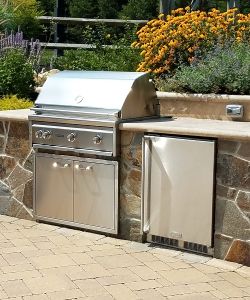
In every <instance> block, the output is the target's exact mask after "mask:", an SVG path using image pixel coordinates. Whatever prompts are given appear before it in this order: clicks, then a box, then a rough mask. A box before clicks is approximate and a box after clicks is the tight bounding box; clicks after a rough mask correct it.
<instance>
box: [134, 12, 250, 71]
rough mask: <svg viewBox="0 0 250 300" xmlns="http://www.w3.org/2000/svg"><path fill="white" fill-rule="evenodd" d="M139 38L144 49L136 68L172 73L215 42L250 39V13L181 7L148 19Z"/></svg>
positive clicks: (137, 45) (211, 46)
mask: <svg viewBox="0 0 250 300" xmlns="http://www.w3.org/2000/svg"><path fill="white" fill-rule="evenodd" d="M137 37H138V40H137V41H136V42H134V43H133V44H132V46H133V47H135V48H139V49H140V50H141V52H140V55H141V57H142V61H141V63H140V64H139V66H138V69H137V71H142V72H151V73H154V74H157V75H161V74H170V73H171V72H173V71H174V70H176V68H178V67H179V66H180V65H183V64H190V63H191V62H193V61H194V60H195V58H196V57H199V56H202V55H203V54H204V53H205V52H207V51H209V50H210V49H212V48H213V46H214V45H216V44H221V45H223V44H224V43H226V42H228V41H229V40H230V41H231V42H232V43H240V42H247V41H250V14H247V15H244V14H240V13H237V9H231V10H228V11H227V12H220V11H219V10H216V9H212V11H210V12H204V11H199V10H198V11H191V10H190V7H186V8H185V9H184V8H179V9H177V10H174V11H172V14H171V15H168V16H166V17H164V16H163V15H160V16H159V19H154V20H151V21H149V22H148V23H147V24H146V25H145V26H144V27H142V28H141V29H140V30H139V31H138V32H137Z"/></svg>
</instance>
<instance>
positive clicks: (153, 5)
mask: <svg viewBox="0 0 250 300" xmlns="http://www.w3.org/2000/svg"><path fill="white" fill-rule="evenodd" d="M119 15H120V17H121V18H125V19H139V20H148V19H152V18H154V17H156V16H157V15H158V1H155V0H147V1H145V0H129V1H128V3H127V4H126V5H124V6H123V8H122V11H121V12H120V14H119Z"/></svg>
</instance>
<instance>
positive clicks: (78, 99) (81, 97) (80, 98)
mask: <svg viewBox="0 0 250 300" xmlns="http://www.w3.org/2000/svg"><path fill="white" fill-rule="evenodd" d="M83 100H84V97H83V96H81V95H78V96H76V97H75V102H76V103H81V102H82V101H83Z"/></svg>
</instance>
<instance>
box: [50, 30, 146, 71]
mask: <svg viewBox="0 0 250 300" xmlns="http://www.w3.org/2000/svg"><path fill="white" fill-rule="evenodd" d="M97 28H98V30H96V31H95V30H93V28H91V27H90V28H89V29H88V30H85V37H84V38H85V39H86V40H85V43H89V44H93V45H95V47H96V48H95V49H91V50H69V51H65V53H64V56H62V57H58V58H57V59H56V60H55V62H54V64H53V67H54V68H57V69H59V70H107V71H135V70H136V68H137V65H138V63H139V61H140V55H139V52H138V49H134V48H131V46H130V45H131V43H132V41H133V40H134V38H135V30H136V29H135V28H131V26H129V25H128V26H126V28H125V33H120V34H119V33H116V34H113V33H112V32H111V31H110V30H109V29H108V28H107V26H104V25H103V26H102V25H100V26H98V27H97ZM102 45H109V47H103V46H102Z"/></svg>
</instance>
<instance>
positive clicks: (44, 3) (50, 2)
mask: <svg viewBox="0 0 250 300" xmlns="http://www.w3.org/2000/svg"><path fill="white" fill-rule="evenodd" d="M38 3H39V6H40V8H41V9H42V11H43V12H44V15H48V16H53V15H54V11H55V5H56V0H38Z"/></svg>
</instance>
